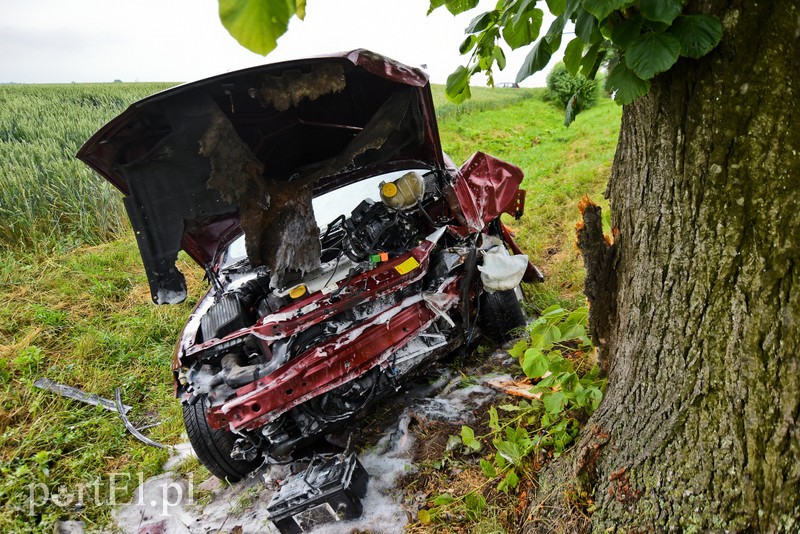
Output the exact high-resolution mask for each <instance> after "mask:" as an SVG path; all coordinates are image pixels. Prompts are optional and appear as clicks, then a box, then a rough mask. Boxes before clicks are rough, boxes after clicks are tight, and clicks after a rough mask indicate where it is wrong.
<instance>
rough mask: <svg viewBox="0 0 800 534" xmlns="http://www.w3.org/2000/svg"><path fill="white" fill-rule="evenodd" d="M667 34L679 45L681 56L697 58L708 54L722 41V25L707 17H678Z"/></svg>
mask: <svg viewBox="0 0 800 534" xmlns="http://www.w3.org/2000/svg"><path fill="white" fill-rule="evenodd" d="M669 32H670V33H671V34H672V35H674V36H675V37H676V38H677V39H678V41H679V42H680V43H681V55H682V56H685V57H692V58H699V57H703V56H704V55H706V54H708V53H709V52H711V50H713V49H714V48H715V47H716V46H717V45H718V44H719V41H720V39H722V23H721V22H720V21H719V19H718V18H716V17H711V16H709V15H687V16H685V17H678V19H677V20H676V21H675V23H674V24H673V25H672V28H670V30H669Z"/></svg>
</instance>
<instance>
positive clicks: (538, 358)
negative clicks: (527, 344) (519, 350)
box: [522, 349, 550, 378]
mask: <svg viewBox="0 0 800 534" xmlns="http://www.w3.org/2000/svg"><path fill="white" fill-rule="evenodd" d="M549 366H550V361H549V360H548V359H547V356H545V355H544V354H542V352H541V351H539V350H537V349H528V350H527V351H525V359H524V360H523V362H522V370H523V371H525V375H526V376H528V377H530V378H540V377H542V376H544V374H545V373H546V372H547V371H548V368H549Z"/></svg>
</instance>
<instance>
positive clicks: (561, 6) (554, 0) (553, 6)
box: [546, 0, 567, 16]
mask: <svg viewBox="0 0 800 534" xmlns="http://www.w3.org/2000/svg"><path fill="white" fill-rule="evenodd" d="M546 1H547V9H548V10H549V11H550V13H552V14H553V15H555V16H559V15H561V14H562V13H564V10H566V9H567V0H546Z"/></svg>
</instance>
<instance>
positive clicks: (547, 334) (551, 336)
mask: <svg viewBox="0 0 800 534" xmlns="http://www.w3.org/2000/svg"><path fill="white" fill-rule="evenodd" d="M534 334H539V335H540V336H542V338H543V339H544V346H545V347H547V346H548V345H552V344H553V343H556V342H558V341H561V331H560V330H559V329H558V327H557V326H556V325H554V324H548V323H542V324H538V325H536V326H535V327H534V328H533V329H532V330H531V337H533V335H534Z"/></svg>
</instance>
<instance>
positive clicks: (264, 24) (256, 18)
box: [219, 0, 306, 56]
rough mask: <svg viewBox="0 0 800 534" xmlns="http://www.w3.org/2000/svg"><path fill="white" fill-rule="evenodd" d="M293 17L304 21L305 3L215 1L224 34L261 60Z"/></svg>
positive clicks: (297, 0)
mask: <svg viewBox="0 0 800 534" xmlns="http://www.w3.org/2000/svg"><path fill="white" fill-rule="evenodd" d="M294 15H297V18H299V19H300V20H303V19H304V18H305V16H306V0H219V18H220V21H222V25H223V26H225V29H226V30H228V33H230V34H231V35H232V36H233V38H234V39H236V40H237V41H239V44H240V45H242V46H243V47H245V48H247V49H248V50H250V51H252V52H255V53H256V54H261V55H262V56H266V55H267V54H269V53H270V52H272V51H273V50H274V49H275V47H276V46H278V37H280V36H281V35H283V34H284V33H286V29H287V28H288V27H289V20H290V19H291V18H292V16H294Z"/></svg>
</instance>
